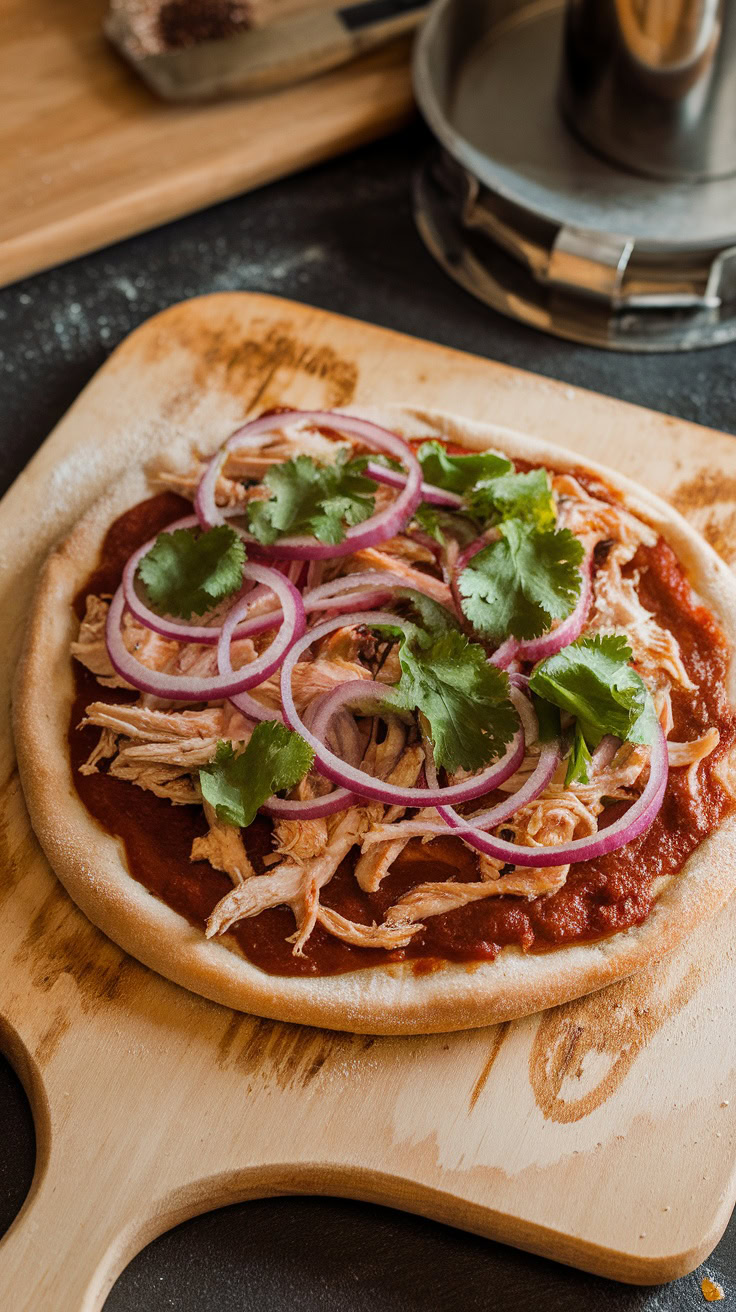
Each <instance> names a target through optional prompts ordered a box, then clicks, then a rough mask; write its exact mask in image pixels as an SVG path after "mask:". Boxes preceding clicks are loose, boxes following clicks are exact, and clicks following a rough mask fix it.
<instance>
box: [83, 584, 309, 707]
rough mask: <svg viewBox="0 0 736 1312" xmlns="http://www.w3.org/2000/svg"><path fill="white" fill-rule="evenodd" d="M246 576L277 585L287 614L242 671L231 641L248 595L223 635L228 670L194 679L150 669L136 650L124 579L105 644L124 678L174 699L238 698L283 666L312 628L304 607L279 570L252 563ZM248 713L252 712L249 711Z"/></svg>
mask: <svg viewBox="0 0 736 1312" xmlns="http://www.w3.org/2000/svg"><path fill="white" fill-rule="evenodd" d="M243 577H244V578H246V579H254V580H255V581H256V582H257V583H264V584H266V585H267V586H268V587H269V588H271V590H272V591H273V592H275V593H276V595H277V597H278V598H279V599H280V601H281V607H282V610H283V614H284V621H283V624H282V625H281V628H280V629H279V631H278V633H277V635H276V637H275V638H274V640H273V642H272V643H271V644H270V645H269V647H268V649H267V650H266V651H265V652H264V653H263V655H262V656H260V657H259V658H258V660H255V661H252V662H251V664H250V665H246V666H244V668H243V669H242V670H238V671H237V672H236V671H234V670H233V668H232V665H231V664H230V643H231V641H232V638H233V633H234V631H235V628H236V627H237V623H238V620H239V618H240V616H241V614H242V613H243V612H244V611H245V610H246V609H247V606H248V605H249V598H248V597H247V596H246V597H244V598H243V599H242V600H241V601H240V602H237V603H236V605H235V606H234V607H233V608H232V610H231V611H230V613H229V615H228V617H227V619H226V620H225V623H224V624H223V626H222V629H221V631H220V635H219V638H218V649H217V650H218V669H220V670H221V671H222V668H223V667H222V665H221V664H220V651H221V650H223V651H225V649H226V652H227V656H226V658H224V657H223V660H224V662H225V669H226V671H227V673H226V674H225V675H223V674H222V673H220V675H219V676H218V675H198V676H194V677H191V678H189V677H187V676H186V675H179V674H167V673H165V672H164V671H162V670H149V669H148V668H147V666H145V665H142V664H141V662H140V661H137V660H136V659H135V656H132V655H131V654H130V652H129V651H128V649H127V647H126V646H125V643H124V642H123V636H122V632H121V628H120V625H121V620H122V618H123V611H124V609H125V604H126V603H125V593H124V591H123V585H122V583H121V584H120V587H119V588H118V590H117V592H116V593H115V596H114V597H113V599H112V602H111V603H110V609H109V611H108V613H107V624H106V627H105V643H106V646H107V651H108V655H109V657H110V661H111V663H112V666H113V669H115V670H116V672H117V673H118V674H119V675H120V676H121V678H123V679H126V680H127V682H128V683H132V685H133V687H134V688H139V689H140V691H141V692H147V693H151V694H153V696H155V697H163V698H165V699H167V700H169V701H183V702H207V701H220V699H222V698H225V697H229V698H232V697H233V695H234V694H236V693H242V692H244V691H245V690H246V689H247V688H253V687H255V685H256V684H258V683H262V682H263V680H264V679H267V678H268V677H269V675H271V674H273V673H274V671H275V670H277V669H278V668H279V665H280V664H281V662H282V660H283V658H284V655H285V653H286V651H287V650H288V648H289V646H290V644H291V643H292V642H293V641H294V638H295V637H301V635H302V633H303V632H304V629H305V627H306V620H305V616H304V607H303V605H302V599H301V596H300V595H299V592H298V591H297V589H296V588H295V587H294V585H293V583H290V582H289V580H288V579H286V578H284V576H283V574H280V573H279V571H278V570H275V569H269V568H268V567H267V566H265V565H254V564H251V563H250V562H248V563H247V564H246V565H244V566H243ZM233 615H234V616H235V619H234V620H233V618H232V617H233ZM225 635H226V636H225ZM238 709H242V708H240V707H239V708H238ZM245 713H246V714H248V712H247V711H246V712H245Z"/></svg>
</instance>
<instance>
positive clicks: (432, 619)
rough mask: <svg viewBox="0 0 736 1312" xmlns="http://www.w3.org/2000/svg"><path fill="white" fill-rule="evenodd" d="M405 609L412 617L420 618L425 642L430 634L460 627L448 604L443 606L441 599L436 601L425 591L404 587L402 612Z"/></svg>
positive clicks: (419, 621)
mask: <svg viewBox="0 0 736 1312" xmlns="http://www.w3.org/2000/svg"><path fill="white" fill-rule="evenodd" d="M404 610H408V611H409V612H410V616H411V618H412V619H415V620H418V623H419V624H420V625H421V627H422V629H423V630H424V631H425V634H424V641H425V642H426V641H427V639H428V638H429V636H430V635H435V634H440V633H446V632H447V631H448V630H452V629H459V627H460V625H459V624H458V622H457V620H456V619H455V617H454V615H451V614H450V611H449V610H448V609H447V607H446V606H442V605H441V604H440V602H439V601H434V600H433V599H432V597H428V596H427V595H426V593H424V592H416V591H415V590H414V588H406V589H402V604H401V611H402V614H403V612H404Z"/></svg>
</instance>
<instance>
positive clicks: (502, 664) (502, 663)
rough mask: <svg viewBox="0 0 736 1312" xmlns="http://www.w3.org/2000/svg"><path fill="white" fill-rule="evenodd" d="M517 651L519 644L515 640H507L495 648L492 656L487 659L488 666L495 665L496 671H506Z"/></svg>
mask: <svg viewBox="0 0 736 1312" xmlns="http://www.w3.org/2000/svg"><path fill="white" fill-rule="evenodd" d="M518 650H519V643H518V641H517V639H516V638H507V639H506V641H505V642H502V643H501V646H500V647H497V648H496V650H495V651H494V653H493V655H492V656H489V657H488V664H489V665H495V666H496V669H498V670H506V669H508V667H509V665H510V664H511V662H512V661H513V660H514V659H515V658H516V655H517V653H518Z"/></svg>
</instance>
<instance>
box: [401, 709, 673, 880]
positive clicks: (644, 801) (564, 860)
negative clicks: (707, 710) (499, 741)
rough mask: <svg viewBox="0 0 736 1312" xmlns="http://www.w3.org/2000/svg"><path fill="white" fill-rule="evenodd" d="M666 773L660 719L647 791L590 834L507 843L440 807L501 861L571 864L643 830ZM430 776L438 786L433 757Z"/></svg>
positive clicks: (659, 802) (609, 849) (472, 842)
mask: <svg viewBox="0 0 736 1312" xmlns="http://www.w3.org/2000/svg"><path fill="white" fill-rule="evenodd" d="M667 776H668V763H667V741H666V739H665V736H664V734H663V732H662V729H661V727H660V725H659V723H657V726H656V731H655V737H654V742H653V744H652V754H651V759H650V762H649V779H648V781H647V784H646V787H645V789H644V791H643V792H642V794H641V796H640V797H638V798H637V800H636V801H635V802H633V803H632V804H631V806H630V807H629V809H628V811H626V812H625V813H624V815H622V816H620V817H619V819H618V820H614V822H613V824H611V825H607V826H606V828H605V829H602V830H600V832H599V833H597V834H594V835H592V836H591V837H590V838H575V839H573V840H572V842H570V843H561V844H560V845H559V846H554V847H552V846H550V847H524V846H522V845H521V843H508V842H506V840H505V839H503V838H494V837H492V836H491V835H489V834H486V833H484V832H483V830H482V829H478V828H475V829H473V828H469V827H468V823H467V820H466V819H465V818H464V817H463V816H461V815H458V813H457V811H455V810H454V809H453V807H451V806H444V805H439V806H438V807H437V810H438V812H439V814H440V815H441V816H442V819H443V820H446V821H447V823H448V825H449V826H450V827H451V829H453V830H458V829H461V830H462V836H463V839H464V840H465V842H466V843H469V844H470V846H471V847H475V848H477V850H478V851H479V852H483V853H485V855H486V856H492V857H495V858H496V860H498V861H504V862H511V863H513V864H514V865H517V866H529V867H532V868H536V867H543V866H564V865H571V864H573V863H574V862H577V861H593V860H595V858H596V857H599V856H605V855H606V853H607V852H615V851H616V850H617V848H619V847H624V846H625V844H626V843H630V842H632V841H633V839H635V838H638V837H639V835H640V834H643V833H644V831H645V830H646V829H648V828H649V826H650V825H651V823H652V821H653V820H654V817H655V816H656V814H657V812H658V811H659V809H660V807H661V805H662V802H663V800H664V794H665V789H666V787H667ZM427 778H428V779H429V782H430V785H431V786H433V787H434V786H436V782H437V772H436V770H435V767H434V762H433V761H432V760H429V761H428V762H427ZM510 800H511V799H510ZM496 823H499V822H496Z"/></svg>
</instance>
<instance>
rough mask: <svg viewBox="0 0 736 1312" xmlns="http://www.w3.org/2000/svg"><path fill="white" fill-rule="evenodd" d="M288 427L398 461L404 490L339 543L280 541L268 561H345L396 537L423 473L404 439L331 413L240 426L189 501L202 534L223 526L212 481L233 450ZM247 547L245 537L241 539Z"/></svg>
mask: <svg viewBox="0 0 736 1312" xmlns="http://www.w3.org/2000/svg"><path fill="white" fill-rule="evenodd" d="M292 423H309V424H313V425H319V424H321V425H323V426H325V427H330V428H332V429H334V430H336V431H339V432H341V433H347V434H348V435H349V436H350V437H357V438H359V439H360V441H361V442H363V443H365V445H366V446H369V447H372V448H373V449H374V450H378V451H383V452H385V453H386V454H388V455H390V456H395V457H396V458H397V459H399V460H401V462H402V464H404V465H405V466H406V468H407V471H408V472H407V478H406V485H405V487H404V488H402V490H401V492H400V493H399V495H398V497H397V498H396V500H395V501H394V502H392V504H391V505H390V506H388V507H387V508H386V509H385V510H381V511H379V512H378V514H375V515H372V516H371V518H370V519H368V520H365V521H364V523H362V524H355V525H353V527H352V528H349V529H347V530H346V532H345V537H344V538H343V540H342V542H339V543H337V544H336V545H327V544H325V543H322V542H318V541H317V539H316V538H311V537H306V536H296V537H284V538H281V539H280V540H279V541H278V542H274V543H273V544H271V545H270V546H269V552H270V554H271V555H272V556H274V557H276V556H280V557H282V558H284V559H287V560H333V559H334V558H335V557H336V556H348V555H351V554H352V553H353V552H354V551H358V550H359V549H360V548H361V547H371V546H374V545H375V544H376V543H378V542H384V541H385V540H386V538H392V537H395V535H396V534H397V533H400V532H401V530H402V529H403V528H404V526H405V525H406V524H407V523H408V521H409V520H410V519H411V517H412V515H413V514H414V511H415V510H416V508H417V506H418V505H419V502H420V501H421V499H422V471H421V467H420V465H419V461H418V460H417V458H416V456H415V455H414V452H413V451H412V449H411V447H410V446H409V444H408V443H407V442H405V441H404V439H403V438H401V437H399V436H398V434H396V433H391V432H389V430H388V429H386V428H379V426H378V425H377V424H372V423H370V421H369V420H367V419H358V418H356V417H355V416H354V415H344V414H338V413H336V412H334V411H331V410H289V411H284V412H283V413H280V414H276V415H261V417H260V419H254V420H253V421H252V422H251V423H249V424H245V425H244V426H243V427H242V428H239V429H238V430H237V432H235V433H233V435H232V437H230V438H228V440H227V442H225V443H224V445H223V446H222V447H220V450H219V451H218V452H217V453H216V454H215V455H214V456H213V457H212V459H211V460H210V463H209V465H208V466H207V469H206V470H205V472H204V474H203V476H202V478H201V479H200V482H199V486H198V488H197V493H196V496H195V499H194V508H195V510H196V512H197V518H198V519H199V522H200V524H201V525H202V527H203V528H213V527H214V525H215V524H224V523H225V522H226V518H225V515H224V514H223V512H222V510H220V508H219V507H218V506H217V505H216V502H215V489H216V487H217V479H218V477H219V474H220V472H221V470H222V468H223V465H224V463H225V461H226V459H227V456H228V452H230V451H232V450H233V449H236V448H239V447H243V446H251V445H253V444H254V443H255V440H256V439H257V438H259V437H261V436H262V434H264V433H268V432H274V431H279V430H282V429H283V428H285V427H287V426H288V425H289V424H292ZM242 536H243V537H244V538H245V539H246V541H249V540H250V536H249V535H248V534H245V533H243V535H242Z"/></svg>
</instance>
